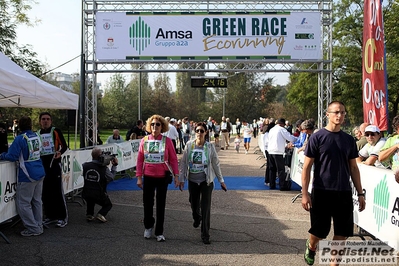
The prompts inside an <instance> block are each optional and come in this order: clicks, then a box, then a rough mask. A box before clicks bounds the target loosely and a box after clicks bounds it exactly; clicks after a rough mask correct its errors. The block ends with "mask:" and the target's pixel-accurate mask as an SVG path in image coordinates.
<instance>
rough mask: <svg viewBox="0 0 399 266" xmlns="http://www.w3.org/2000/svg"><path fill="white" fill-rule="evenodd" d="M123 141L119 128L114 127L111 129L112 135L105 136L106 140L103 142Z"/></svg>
mask: <svg viewBox="0 0 399 266" xmlns="http://www.w3.org/2000/svg"><path fill="white" fill-rule="evenodd" d="M123 141H124V139H123V137H122V136H121V135H120V132H119V129H117V128H115V129H114V130H113V131H112V135H111V136H109V137H108V138H107V141H106V142H105V143H106V144H111V143H121V142H123Z"/></svg>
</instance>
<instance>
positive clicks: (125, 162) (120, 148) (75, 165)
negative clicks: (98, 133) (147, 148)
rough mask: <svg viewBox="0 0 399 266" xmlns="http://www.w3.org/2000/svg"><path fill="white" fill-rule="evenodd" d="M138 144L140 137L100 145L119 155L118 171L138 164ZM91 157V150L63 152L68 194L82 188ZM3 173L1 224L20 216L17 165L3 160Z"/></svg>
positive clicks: (1, 177) (62, 159) (64, 182)
mask: <svg viewBox="0 0 399 266" xmlns="http://www.w3.org/2000/svg"><path fill="white" fill-rule="evenodd" d="M139 145H140V140H132V141H126V142H123V143H119V144H107V145H101V146H97V148H100V149H101V150H103V151H110V152H111V153H112V154H116V157H117V158H118V166H117V171H118V172H120V171H123V170H126V169H130V168H133V167H135V166H136V162H137V152H138V150H139ZM91 160H92V159H91V150H68V151H66V152H65V153H64V154H63V155H62V157H61V168H62V182H63V186H64V193H65V194H68V193H70V192H72V191H74V190H76V189H80V188H82V187H83V176H82V164H83V163H84V162H88V161H91ZM0 173H1V175H0V223H2V222H4V221H7V220H9V219H11V218H13V217H15V216H16V215H17V208H16V204H15V196H16V194H15V191H16V187H17V164H16V163H14V162H7V161H0Z"/></svg>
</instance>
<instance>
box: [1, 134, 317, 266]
mask: <svg viewBox="0 0 399 266" xmlns="http://www.w3.org/2000/svg"><path fill="white" fill-rule="evenodd" d="M255 146H256V140H255V141H253V143H252V147H255ZM253 150H254V149H253V148H251V152H250V153H249V154H247V155H245V154H244V153H240V154H237V153H236V152H235V151H234V150H233V149H231V150H230V149H229V150H227V151H226V150H225V151H222V150H220V151H219V155H220V159H221V162H222V172H223V174H224V175H226V176H240V175H243V176H263V172H264V168H262V169H259V167H260V166H261V165H262V164H263V162H264V161H263V160H257V158H258V155H257V154H254V153H253ZM295 194H296V192H294V191H288V192H280V191H270V190H258V191H244V190H235V191H232V190H229V191H227V192H224V191H222V190H216V191H214V193H213V198H212V217H211V231H210V234H211V242H212V243H211V244H210V245H204V244H203V243H202V241H201V238H200V230H199V229H194V228H193V227H192V222H193V221H192V218H191V212H190V206H189V203H188V192H187V190H184V191H183V192H181V191H168V196H167V204H166V206H167V211H166V220H165V232H164V234H165V237H166V242H163V243H158V242H156V240H155V238H153V239H150V240H146V239H144V237H143V231H144V227H143V224H142V217H143V206H142V192H141V191H114V192H110V197H111V200H112V202H113V204H114V207H113V209H112V210H111V211H110V213H109V214H108V216H107V218H108V220H109V221H108V222H107V223H104V224H103V223H100V222H97V221H93V222H86V220H85V207H81V206H80V205H79V204H78V203H73V202H69V203H68V210H69V216H70V218H69V224H68V225H67V226H66V227H65V228H56V227H55V226H51V227H50V228H49V229H46V230H45V232H44V234H43V235H41V236H38V237H27V238H24V237H21V236H20V235H19V232H20V231H21V230H22V228H23V227H22V225H21V224H20V223H19V224H17V225H15V226H13V227H9V226H7V227H6V228H2V229H1V230H2V232H3V233H4V234H5V235H6V236H7V237H8V238H9V240H10V241H11V244H6V242H5V241H2V239H1V238H0V265H2V266H11V265H71V266H72V265H73V266H75V265H283V266H284V265H287V266H288V265H306V264H305V263H304V261H303V251H304V244H305V239H306V237H307V230H308V227H309V217H308V214H307V213H306V212H305V211H304V210H303V209H302V208H301V206H300V201H296V202H295V203H291V198H292V197H293V196H294V195H295ZM315 265H317V263H316V264H315Z"/></svg>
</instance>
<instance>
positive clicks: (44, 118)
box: [41, 117, 51, 120]
mask: <svg viewBox="0 0 399 266" xmlns="http://www.w3.org/2000/svg"><path fill="white" fill-rule="evenodd" d="M41 120H51V118H46V117H42V118H41Z"/></svg>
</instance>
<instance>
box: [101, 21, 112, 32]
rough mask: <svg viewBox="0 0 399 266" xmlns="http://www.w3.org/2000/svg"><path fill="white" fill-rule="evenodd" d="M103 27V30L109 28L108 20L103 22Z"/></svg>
mask: <svg viewBox="0 0 399 266" xmlns="http://www.w3.org/2000/svg"><path fill="white" fill-rule="evenodd" d="M103 28H104V30H109V29H110V28H111V24H109V23H108V22H105V23H104V24H103Z"/></svg>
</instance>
